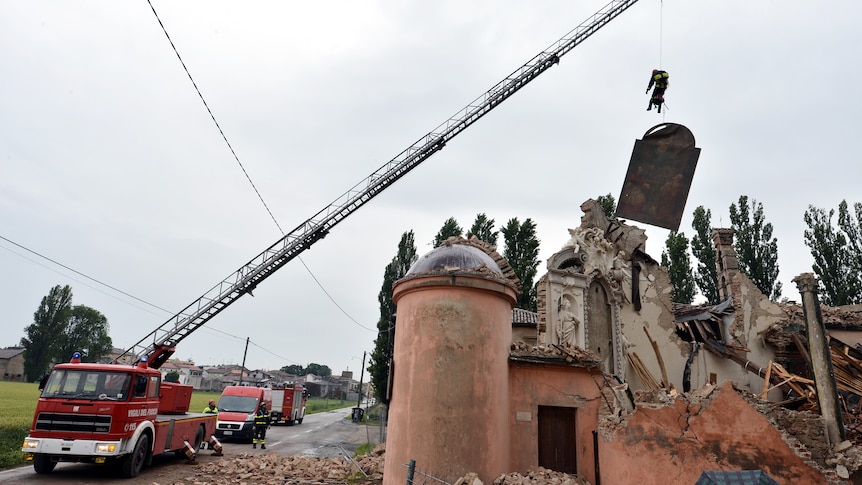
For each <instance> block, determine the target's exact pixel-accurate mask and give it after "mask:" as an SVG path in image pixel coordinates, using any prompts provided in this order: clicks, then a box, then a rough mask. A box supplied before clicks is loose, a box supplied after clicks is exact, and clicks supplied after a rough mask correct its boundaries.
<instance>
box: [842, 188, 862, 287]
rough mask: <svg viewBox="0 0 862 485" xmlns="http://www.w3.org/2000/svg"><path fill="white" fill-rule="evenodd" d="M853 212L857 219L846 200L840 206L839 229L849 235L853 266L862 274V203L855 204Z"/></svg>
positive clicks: (848, 241)
mask: <svg viewBox="0 0 862 485" xmlns="http://www.w3.org/2000/svg"><path fill="white" fill-rule="evenodd" d="M853 210H854V213H855V217H854V214H853V213H851V212H850V210H849V208H848V207H847V201H846V200H842V201H841V203H840V204H838V227H840V228H841V230H842V231H844V234H847V243H848V244H849V245H850V248H851V253H852V254H853V266H854V267H855V268H856V273H857V274H859V273H860V272H862V203H859V202H857V203H855V204H853ZM860 277H862V275H860Z"/></svg>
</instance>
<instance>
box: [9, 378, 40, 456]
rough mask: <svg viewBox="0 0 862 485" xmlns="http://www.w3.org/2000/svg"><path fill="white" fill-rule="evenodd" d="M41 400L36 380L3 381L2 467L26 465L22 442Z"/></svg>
mask: <svg viewBox="0 0 862 485" xmlns="http://www.w3.org/2000/svg"><path fill="white" fill-rule="evenodd" d="M38 399H39V386H38V385H37V384H35V383H33V384H30V383H24V382H6V381H0V470H2V469H6V468H11V467H15V466H19V465H23V464H25V463H26V462H25V461H24V459H23V458H22V456H23V455H22V454H21V443H22V442H23V441H24V437H25V436H27V431H28V430H29V429H30V424H31V423H32V421H33V412H34V411H35V410H36V401H37V400H38Z"/></svg>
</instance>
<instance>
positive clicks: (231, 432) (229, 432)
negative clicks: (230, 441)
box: [224, 431, 233, 435]
mask: <svg viewBox="0 0 862 485" xmlns="http://www.w3.org/2000/svg"><path fill="white" fill-rule="evenodd" d="M224 434H226V435H228V434H233V431H225V432H224Z"/></svg>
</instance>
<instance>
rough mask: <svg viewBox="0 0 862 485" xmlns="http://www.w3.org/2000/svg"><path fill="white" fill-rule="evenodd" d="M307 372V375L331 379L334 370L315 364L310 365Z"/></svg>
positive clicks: (306, 369)
mask: <svg viewBox="0 0 862 485" xmlns="http://www.w3.org/2000/svg"><path fill="white" fill-rule="evenodd" d="M305 372H306V374H314V375H316V376H320V377H329V376H331V375H332V369H330V368H329V366H328V365H321V364H315V363H314V362H312V363H310V364H308V366H307V367H306V368H305Z"/></svg>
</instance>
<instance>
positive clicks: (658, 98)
mask: <svg viewBox="0 0 862 485" xmlns="http://www.w3.org/2000/svg"><path fill="white" fill-rule="evenodd" d="M668 77H669V76H668V74H667V71H661V70H658V69H653V70H652V76H650V78H649V85H648V86H647V88H646V92H649V90H650V88H651V87H653V85H655V89H653V91H652V96H650V99H649V105H648V106H647V111H649V110H651V109H652V107H653V105H655V107H656V108H658V112H659V113H661V105H662V103H663V102H664V92H665V90H666V89H667V85H668V84H669V83H668Z"/></svg>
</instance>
